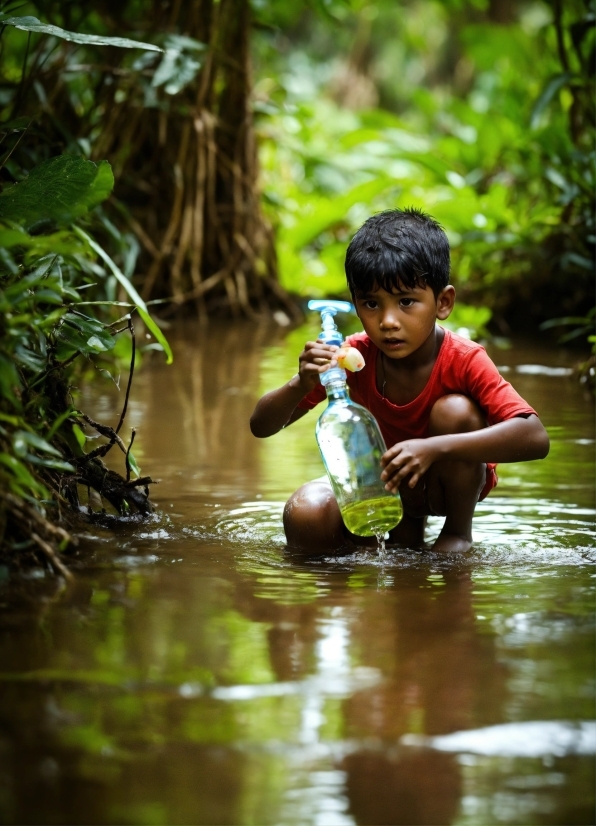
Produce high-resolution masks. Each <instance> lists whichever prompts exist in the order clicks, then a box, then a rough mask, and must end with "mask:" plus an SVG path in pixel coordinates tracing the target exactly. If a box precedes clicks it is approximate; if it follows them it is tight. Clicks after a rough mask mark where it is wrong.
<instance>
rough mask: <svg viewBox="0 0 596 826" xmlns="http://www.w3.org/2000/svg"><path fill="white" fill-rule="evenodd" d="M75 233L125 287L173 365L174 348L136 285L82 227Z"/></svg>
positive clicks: (76, 229) (76, 228)
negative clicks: (150, 312) (153, 317)
mask: <svg viewBox="0 0 596 826" xmlns="http://www.w3.org/2000/svg"><path fill="white" fill-rule="evenodd" d="M74 231H75V232H76V234H77V235H78V236H79V238H82V239H83V240H84V241H86V242H87V243H88V244H89V246H90V247H91V249H92V250H93V251H94V252H96V253H97V255H99V257H100V258H101V259H102V260H103V261H104V263H105V264H107V266H108V267H109V269H110V270H111V271H112V273H113V274H114V276H115V278H116V280H117V281H118V282H119V283H120V284H121V285H122V286H123V287H124V289H125V290H126V293H127V294H128V296H129V297H130V298H131V299H132V301H133V303H134V305H135V307H136V308H137V311H138V313H139V315H140V316H141V318H142V319H143V321H144V323H145V325H146V327H147V328H148V329H149V330H151V332H152V333H153V335H154V336H155V338H156V339H157V341H158V342H159V343H160V344H161V346H162V347H163V349H164V353H165V354H166V361H167V363H168V364H171V363H172V361H173V360H174V354H173V353H172V348H171V347H170V344H169V342H168V340H167V338H166V337H165V336H164V334H163V333H162V331H161V330H160V329H159V327H158V326H157V324H156V323H155V321H154V319H152V318H151V316H150V314H149V310H148V309H147V305H146V304H145V302H144V301H143V299H142V298H141V296H140V295H139V294H138V292H137V291H136V289H135V287H134V285H133V284H132V282H130V281H129V280H128V278H127V277H126V276H125V275H124V273H123V272H122V270H121V269H120V268H119V267H118V266H117V265H116V263H115V262H114V261H112V259H111V258H110V256H109V255H108V254H107V252H106V251H105V250H104V249H103V247H100V245H99V244H98V243H97V241H94V240H93V238H91V236H89V235H87V233H86V232H84V231H83V230H82V229H81V228H80V227H75V228H74Z"/></svg>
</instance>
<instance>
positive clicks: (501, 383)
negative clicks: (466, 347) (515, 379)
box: [464, 347, 537, 425]
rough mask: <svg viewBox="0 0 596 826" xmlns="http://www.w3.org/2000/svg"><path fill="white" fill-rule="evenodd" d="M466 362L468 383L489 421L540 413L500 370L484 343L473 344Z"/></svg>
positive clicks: (466, 381)
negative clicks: (482, 345)
mask: <svg viewBox="0 0 596 826" xmlns="http://www.w3.org/2000/svg"><path fill="white" fill-rule="evenodd" d="M464 362H465V372H466V376H465V386H466V388H467V390H468V393H469V395H470V397H471V398H473V399H474V400H475V401H476V402H477V403H478V404H479V405H480V407H481V408H482V411H483V412H484V414H485V416H486V420H487V423H488V424H489V425H492V424H497V423H498V422H504V421H507V419H513V418H515V417H516V416H531V415H532V414H534V415H537V414H536V411H535V410H534V409H533V408H532V407H530V405H529V404H528V403H527V402H526V401H525V399H523V398H522V397H521V396H520V395H519V393H518V392H517V390H515V389H514V388H513V387H512V386H511V384H509V382H508V381H505V379H504V378H503V376H502V375H501V374H500V373H499V371H498V370H497V368H496V366H495V364H494V363H493V362H492V361H491V359H490V358H489V356H488V355H487V353H486V351H485V350H484V348H483V347H477V348H474V349H473V350H472V351H471V352H470V354H469V356H468V357H467V358H466V359H465V360H464Z"/></svg>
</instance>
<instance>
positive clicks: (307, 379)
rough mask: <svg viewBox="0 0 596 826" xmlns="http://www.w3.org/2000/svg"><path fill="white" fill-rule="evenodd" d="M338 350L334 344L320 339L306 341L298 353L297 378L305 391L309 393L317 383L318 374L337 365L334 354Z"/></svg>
mask: <svg viewBox="0 0 596 826" xmlns="http://www.w3.org/2000/svg"><path fill="white" fill-rule="evenodd" d="M338 350H339V347H336V345H334V344H324V343H323V342H322V341H307V342H306V344H305V345H304V350H303V351H302V352H301V353H300V356H299V359H298V363H299V368H298V380H299V383H300V386H301V387H302V388H303V390H304V391H305V392H306V393H310V391H311V390H313V389H314V388H315V387H316V386H317V384H319V376H320V374H321V373H324V372H325V371H326V370H328V369H329V368H330V367H337V359H336V358H335V354H336V353H337V351H338Z"/></svg>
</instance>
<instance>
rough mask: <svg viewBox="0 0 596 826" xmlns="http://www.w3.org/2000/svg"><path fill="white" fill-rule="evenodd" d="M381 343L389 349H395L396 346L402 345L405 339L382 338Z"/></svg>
mask: <svg viewBox="0 0 596 826" xmlns="http://www.w3.org/2000/svg"><path fill="white" fill-rule="evenodd" d="M383 344H384V345H385V347H389V348H390V349H393V350H394V349H397V348H398V347H403V345H404V344H405V341H404V340H403V338H385V339H383Z"/></svg>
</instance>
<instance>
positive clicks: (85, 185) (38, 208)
mask: <svg viewBox="0 0 596 826" xmlns="http://www.w3.org/2000/svg"><path fill="white" fill-rule="evenodd" d="M113 187H114V176H113V174H112V168H111V166H110V165H109V163H108V162H107V161H100V163H99V164H95V163H93V161H86V160H85V159H84V158H81V157H78V156H77V155H59V156H58V157H56V158H50V159H49V160H48V161H44V162H43V163H40V164H39V165H38V166H35V167H34V168H33V169H32V170H31V171H30V172H29V175H28V176H27V178H25V180H24V181H21V182H20V183H18V184H13V185H12V186H11V187H9V188H7V189H5V190H3V192H1V193H0V219H3V220H6V221H14V222H15V223H16V224H21V225H22V226H23V227H25V229H28V230H30V229H32V228H36V229H39V228H41V227H42V225H43V224H45V223H47V224H48V225H52V224H68V223H71V222H72V221H74V220H75V219H76V218H79V217H80V216H81V215H84V214H85V213H86V212H88V211H89V210H90V209H93V207H95V206H97V204H99V203H101V202H102V201H104V200H105V199H106V198H107V197H108V195H109V194H110V192H111V191H112V189H113ZM0 240H2V239H0ZM8 240H9V241H10V242H11V243H13V242H14V243H19V241H15V240H14V238H12V237H11V238H9V239H8Z"/></svg>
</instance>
